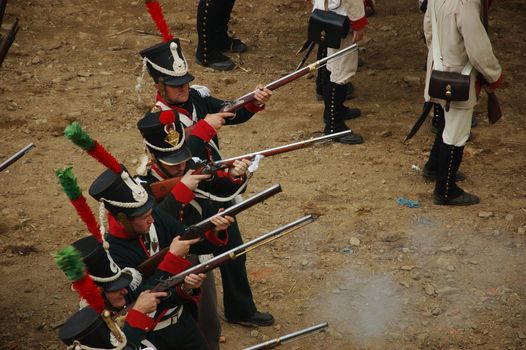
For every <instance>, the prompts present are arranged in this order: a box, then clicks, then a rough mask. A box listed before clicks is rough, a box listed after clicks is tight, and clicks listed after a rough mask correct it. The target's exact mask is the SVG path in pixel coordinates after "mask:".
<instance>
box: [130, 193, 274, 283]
mask: <svg viewBox="0 0 526 350" xmlns="http://www.w3.org/2000/svg"><path fill="white" fill-rule="evenodd" d="M281 191H282V189H281V186H280V185H279V184H277V185H274V186H272V187H269V188H267V189H266V190H264V191H261V192H259V193H257V194H255V195H253V196H252V197H250V198H247V199H245V200H244V201H242V202H239V203H237V204H234V205H233V206H231V207H229V208H227V209H225V210H224V211H222V212H219V213H217V214H215V215H212V216H211V217H209V218H206V219H204V220H202V221H200V222H198V223H197V224H194V225H191V226H189V227H188V228H187V229H186V230H185V231H184V233H182V234H181V235H180V236H181V240H188V239H194V238H197V237H199V236H201V235H203V233H205V232H206V231H208V230H210V229H212V228H213V227H214V224H213V223H212V219H213V218H215V217H217V216H226V215H228V216H235V215H237V214H239V213H240V212H242V211H244V210H246V209H248V208H251V207H253V206H254V205H256V204H258V203H261V202H263V201H264V200H266V199H268V198H270V197H272V196H273V195H275V194H277V193H279V192H281ZM168 250H169V247H166V248H163V249H161V250H160V251H158V252H157V253H156V254H154V255H152V256H151V257H149V258H148V259H146V260H145V261H143V262H142V263H141V264H140V265H139V266H137V267H136V269H137V270H138V271H139V272H140V273H141V274H142V275H143V276H144V277H146V278H147V277H149V276H151V275H153V272H154V271H155V269H156V268H157V266H158V265H159V264H160V263H161V261H162V260H163V258H164V256H165V255H166V253H168Z"/></svg>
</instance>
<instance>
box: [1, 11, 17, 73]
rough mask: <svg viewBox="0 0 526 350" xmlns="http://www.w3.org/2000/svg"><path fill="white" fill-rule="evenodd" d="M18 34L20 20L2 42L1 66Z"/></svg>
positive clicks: (14, 23)
mask: <svg viewBox="0 0 526 350" xmlns="http://www.w3.org/2000/svg"><path fill="white" fill-rule="evenodd" d="M17 32H18V18H17V19H16V20H15V21H14V22H13V25H12V26H11V29H9V32H8V33H7V35H6V36H5V38H4V39H2V41H1V42H0V66H2V63H3V62H4V59H5V56H7V51H9V48H10V47H11V45H12V44H13V42H14V41H15V37H16V33H17Z"/></svg>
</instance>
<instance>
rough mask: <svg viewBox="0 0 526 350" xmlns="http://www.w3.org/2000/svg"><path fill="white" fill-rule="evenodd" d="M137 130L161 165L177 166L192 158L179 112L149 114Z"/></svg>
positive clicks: (140, 121)
mask: <svg viewBox="0 0 526 350" xmlns="http://www.w3.org/2000/svg"><path fill="white" fill-rule="evenodd" d="M137 128H138V129H139V131H140V132H141V135H142V137H143V139H144V143H145V144H146V147H147V148H148V150H149V151H150V153H151V154H152V155H154V156H155V158H156V159H157V160H158V161H160V162H161V163H163V164H166V165H177V164H180V163H182V162H184V161H187V160H188V159H190V158H191V157H192V153H191V152H190V148H189V147H188V145H187V144H186V141H185V130H184V127H183V125H182V124H181V122H180V121H179V113H177V111H172V110H168V111H162V112H148V113H146V115H145V116H144V117H143V118H142V119H141V120H139V122H138V123H137Z"/></svg>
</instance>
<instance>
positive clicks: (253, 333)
mask: <svg viewBox="0 0 526 350" xmlns="http://www.w3.org/2000/svg"><path fill="white" fill-rule="evenodd" d="M258 335H259V331H258V330H257V329H254V330H253V331H252V332H250V336H251V337H254V338H255V337H257V336H258Z"/></svg>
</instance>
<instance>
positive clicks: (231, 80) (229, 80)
mask: <svg viewBox="0 0 526 350" xmlns="http://www.w3.org/2000/svg"><path fill="white" fill-rule="evenodd" d="M221 81H222V82H223V83H224V84H225V85H232V84H234V83H235V82H237V79H235V78H232V77H224V78H221Z"/></svg>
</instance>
